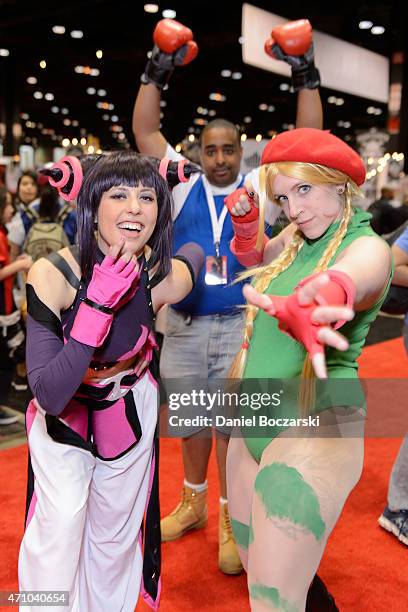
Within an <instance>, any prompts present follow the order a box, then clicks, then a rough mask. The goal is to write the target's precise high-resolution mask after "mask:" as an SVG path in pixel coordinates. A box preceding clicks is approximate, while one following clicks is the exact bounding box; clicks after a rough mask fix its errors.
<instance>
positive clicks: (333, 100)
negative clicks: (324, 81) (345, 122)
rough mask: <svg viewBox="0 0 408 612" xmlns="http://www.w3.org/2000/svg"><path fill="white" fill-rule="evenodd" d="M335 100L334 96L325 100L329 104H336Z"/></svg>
mask: <svg viewBox="0 0 408 612" xmlns="http://www.w3.org/2000/svg"><path fill="white" fill-rule="evenodd" d="M336 100H337V98H336V96H329V97H328V98H327V102H328V103H329V104H336Z"/></svg>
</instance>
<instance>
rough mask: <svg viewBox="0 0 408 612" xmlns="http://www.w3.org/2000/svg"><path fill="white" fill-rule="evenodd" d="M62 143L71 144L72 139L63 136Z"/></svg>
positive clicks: (64, 145)
mask: <svg viewBox="0 0 408 612" xmlns="http://www.w3.org/2000/svg"><path fill="white" fill-rule="evenodd" d="M61 144H62V146H63V147H68V146H69V145H70V144H71V141H70V139H69V138H63V139H62V143H61Z"/></svg>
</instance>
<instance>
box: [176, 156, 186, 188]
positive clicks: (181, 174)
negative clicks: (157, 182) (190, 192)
mask: <svg viewBox="0 0 408 612" xmlns="http://www.w3.org/2000/svg"><path fill="white" fill-rule="evenodd" d="M186 163H187V160H186V159H180V161H179V163H178V164H177V176H178V178H179V181H180V183H188V178H186V175H185V174H184V166H185V165H186Z"/></svg>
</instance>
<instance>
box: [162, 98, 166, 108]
mask: <svg viewBox="0 0 408 612" xmlns="http://www.w3.org/2000/svg"><path fill="white" fill-rule="evenodd" d="M160 106H161V107H162V108H164V107H165V106H167V102H166V100H160Z"/></svg>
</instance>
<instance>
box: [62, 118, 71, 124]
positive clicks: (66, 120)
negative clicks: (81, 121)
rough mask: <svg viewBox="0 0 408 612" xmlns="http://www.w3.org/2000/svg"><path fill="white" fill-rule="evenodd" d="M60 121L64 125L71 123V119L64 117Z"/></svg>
mask: <svg viewBox="0 0 408 612" xmlns="http://www.w3.org/2000/svg"><path fill="white" fill-rule="evenodd" d="M62 123H63V124H64V125H66V126H68V125H71V120H70V119H64V121H63V122H62Z"/></svg>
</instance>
